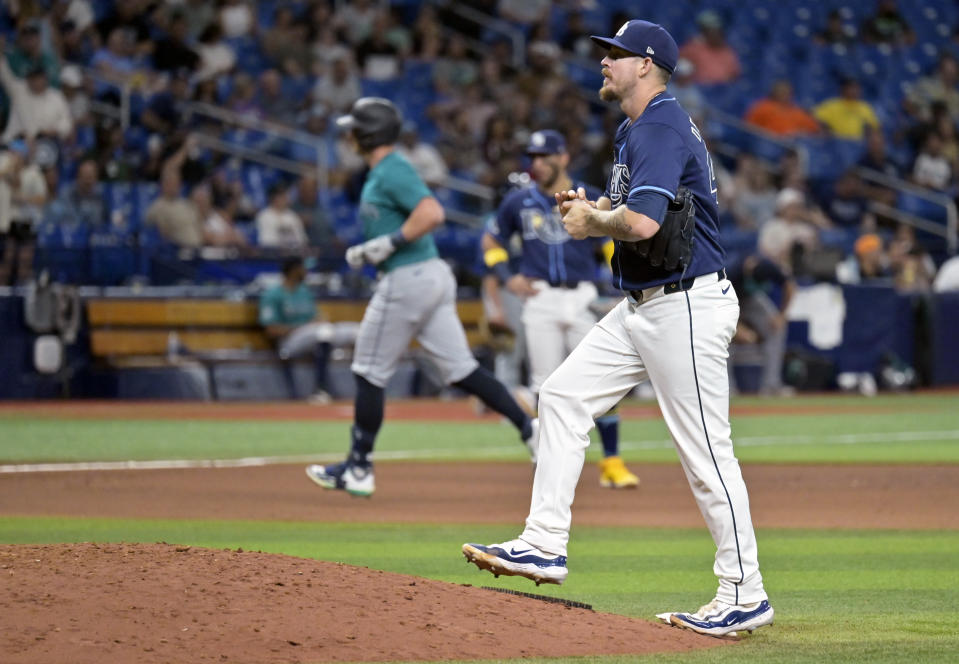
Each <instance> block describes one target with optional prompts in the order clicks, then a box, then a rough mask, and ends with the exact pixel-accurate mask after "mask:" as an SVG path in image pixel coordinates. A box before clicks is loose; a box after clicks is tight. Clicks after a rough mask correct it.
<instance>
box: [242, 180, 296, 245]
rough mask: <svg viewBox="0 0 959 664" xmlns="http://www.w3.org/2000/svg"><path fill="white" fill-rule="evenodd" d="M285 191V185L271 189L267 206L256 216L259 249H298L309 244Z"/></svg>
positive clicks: (277, 185) (278, 185)
mask: <svg viewBox="0 0 959 664" xmlns="http://www.w3.org/2000/svg"><path fill="white" fill-rule="evenodd" d="M287 189H288V188H287V186H286V185H285V184H276V185H274V186H273V187H271V188H270V202H269V204H268V205H267V206H266V207H265V208H263V209H262V210H260V212H259V213H258V214H257V215H256V219H255V220H254V221H255V223H256V234H257V244H258V245H259V246H261V247H279V248H282V249H298V248H301V247H306V246H307V245H308V244H309V240H308V239H307V237H306V230H305V229H304V228H303V221H302V220H301V219H300V217H299V215H298V214H296V212H294V211H293V210H291V209H290V198H289V193H288V191H287Z"/></svg>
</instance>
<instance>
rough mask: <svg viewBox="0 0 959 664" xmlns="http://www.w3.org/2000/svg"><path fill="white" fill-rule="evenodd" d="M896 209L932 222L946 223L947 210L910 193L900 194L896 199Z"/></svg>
mask: <svg viewBox="0 0 959 664" xmlns="http://www.w3.org/2000/svg"><path fill="white" fill-rule="evenodd" d="M896 207H898V208H899V209H900V210H902V211H903V212H908V213H910V214H914V215H916V216H917V217H922V218H923V219H929V220H930V221H938V222H942V223H945V222H946V209H945V208H944V207H943V206H942V205H938V204H936V203H933V202H932V201H929V200H927V199H925V198H921V197H919V196H916V195H915V194H911V193H909V192H900V193H899V196H898V198H897V199H896Z"/></svg>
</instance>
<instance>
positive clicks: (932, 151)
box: [912, 132, 952, 191]
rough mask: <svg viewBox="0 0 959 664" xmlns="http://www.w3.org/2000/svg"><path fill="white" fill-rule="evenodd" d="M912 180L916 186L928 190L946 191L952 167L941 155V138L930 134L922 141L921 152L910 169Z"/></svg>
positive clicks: (934, 133)
mask: <svg viewBox="0 0 959 664" xmlns="http://www.w3.org/2000/svg"><path fill="white" fill-rule="evenodd" d="M912 179H913V180H914V181H915V183H916V184H918V185H921V186H923V187H929V188H930V189H938V190H939V191H947V190H948V189H949V185H950V184H951V182H952V166H950V165H949V160H948V159H946V157H945V155H943V154H942V138H941V137H940V136H939V134H937V133H936V132H931V133H930V134H929V135H928V136H926V140H925V141H923V144H922V150H921V151H920V152H919V156H917V157H916V163H915V164H914V165H913V167H912Z"/></svg>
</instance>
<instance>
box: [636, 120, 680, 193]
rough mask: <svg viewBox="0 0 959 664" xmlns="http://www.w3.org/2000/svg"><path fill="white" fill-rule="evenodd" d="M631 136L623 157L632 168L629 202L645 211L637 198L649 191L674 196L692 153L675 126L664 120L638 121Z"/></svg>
mask: <svg viewBox="0 0 959 664" xmlns="http://www.w3.org/2000/svg"><path fill="white" fill-rule="evenodd" d="M629 138H630V140H629V141H628V143H627V144H626V146H625V147H626V155H624V156H625V157H626V158H625V159H624V160H623V161H625V162H626V163H627V164H628V165H629V171H630V175H629V192H628V194H627V197H626V206H627V207H628V208H629V209H630V210H632V211H634V212H643V211H644V210H643V209H640V207H639V205H638V202H639V201H640V200H641V199H642V197H643V196H644V195H647V194H660V195H662V196H665V197H666V198H668V199H669V200H673V199H675V198H676V191H677V190H678V189H679V181H680V178H681V177H682V174H683V169H684V168H685V165H686V161H687V160H688V156H689V155H688V148H687V147H686V144H685V143H684V142H683V139H682V138H681V137H680V136H679V134H678V133H677V132H676V130H675V129H673V128H672V127H669V126H666V125H661V124H643V125H639V126H637V127H636V128H635V129H633V131H632V133H631V135H630V137H629Z"/></svg>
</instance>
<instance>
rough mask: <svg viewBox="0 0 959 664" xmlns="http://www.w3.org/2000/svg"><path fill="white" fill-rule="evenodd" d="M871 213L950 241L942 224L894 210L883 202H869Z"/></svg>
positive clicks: (897, 209)
mask: <svg viewBox="0 0 959 664" xmlns="http://www.w3.org/2000/svg"><path fill="white" fill-rule="evenodd" d="M869 211H870V212H875V213H876V214H879V215H882V216H884V217H889V218H890V219H895V220H896V221H898V222H900V223H903V224H909V225H910V226H913V227H914V228H917V229H919V230H921V231H925V232H926V233H929V234H931V235H938V236H939V237H942V238H945V239H946V240H947V241H948V239H949V237H948V232H947V231H946V229H945V228H943V227H942V224H937V223H936V222H934V221H929V220H928V219H923V218H922V217H917V216H916V215H914V214H912V213H911V212H906V211H904V210H900V209H899V208H894V207H892V206H891V205H887V204H886V203H883V202H882V201H869Z"/></svg>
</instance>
